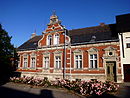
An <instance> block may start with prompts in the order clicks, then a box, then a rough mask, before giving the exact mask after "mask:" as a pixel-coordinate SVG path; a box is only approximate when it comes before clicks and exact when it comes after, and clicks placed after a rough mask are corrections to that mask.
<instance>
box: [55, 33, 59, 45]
mask: <svg viewBox="0 0 130 98" xmlns="http://www.w3.org/2000/svg"><path fill="white" fill-rule="evenodd" d="M58 44H59V34H56V35H55V36H54V45H58Z"/></svg>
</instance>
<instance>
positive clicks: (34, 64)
mask: <svg viewBox="0 0 130 98" xmlns="http://www.w3.org/2000/svg"><path fill="white" fill-rule="evenodd" d="M35 66H36V59H35V57H31V68H35Z"/></svg>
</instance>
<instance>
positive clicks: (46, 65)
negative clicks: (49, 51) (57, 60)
mask: <svg viewBox="0 0 130 98" xmlns="http://www.w3.org/2000/svg"><path fill="white" fill-rule="evenodd" d="M44 68H49V57H44Z"/></svg>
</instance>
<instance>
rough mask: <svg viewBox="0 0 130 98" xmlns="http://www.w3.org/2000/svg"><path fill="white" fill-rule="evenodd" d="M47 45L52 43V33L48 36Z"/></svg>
mask: <svg viewBox="0 0 130 98" xmlns="http://www.w3.org/2000/svg"><path fill="white" fill-rule="evenodd" d="M50 39H51V40H50ZM47 45H52V35H48V36H47Z"/></svg>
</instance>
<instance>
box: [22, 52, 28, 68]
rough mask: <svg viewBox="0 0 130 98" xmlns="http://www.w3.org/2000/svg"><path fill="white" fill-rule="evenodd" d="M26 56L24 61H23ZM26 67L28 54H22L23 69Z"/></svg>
mask: <svg viewBox="0 0 130 98" xmlns="http://www.w3.org/2000/svg"><path fill="white" fill-rule="evenodd" d="M25 58H26V61H25ZM27 68H28V55H27V54H24V55H23V69H27Z"/></svg>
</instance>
